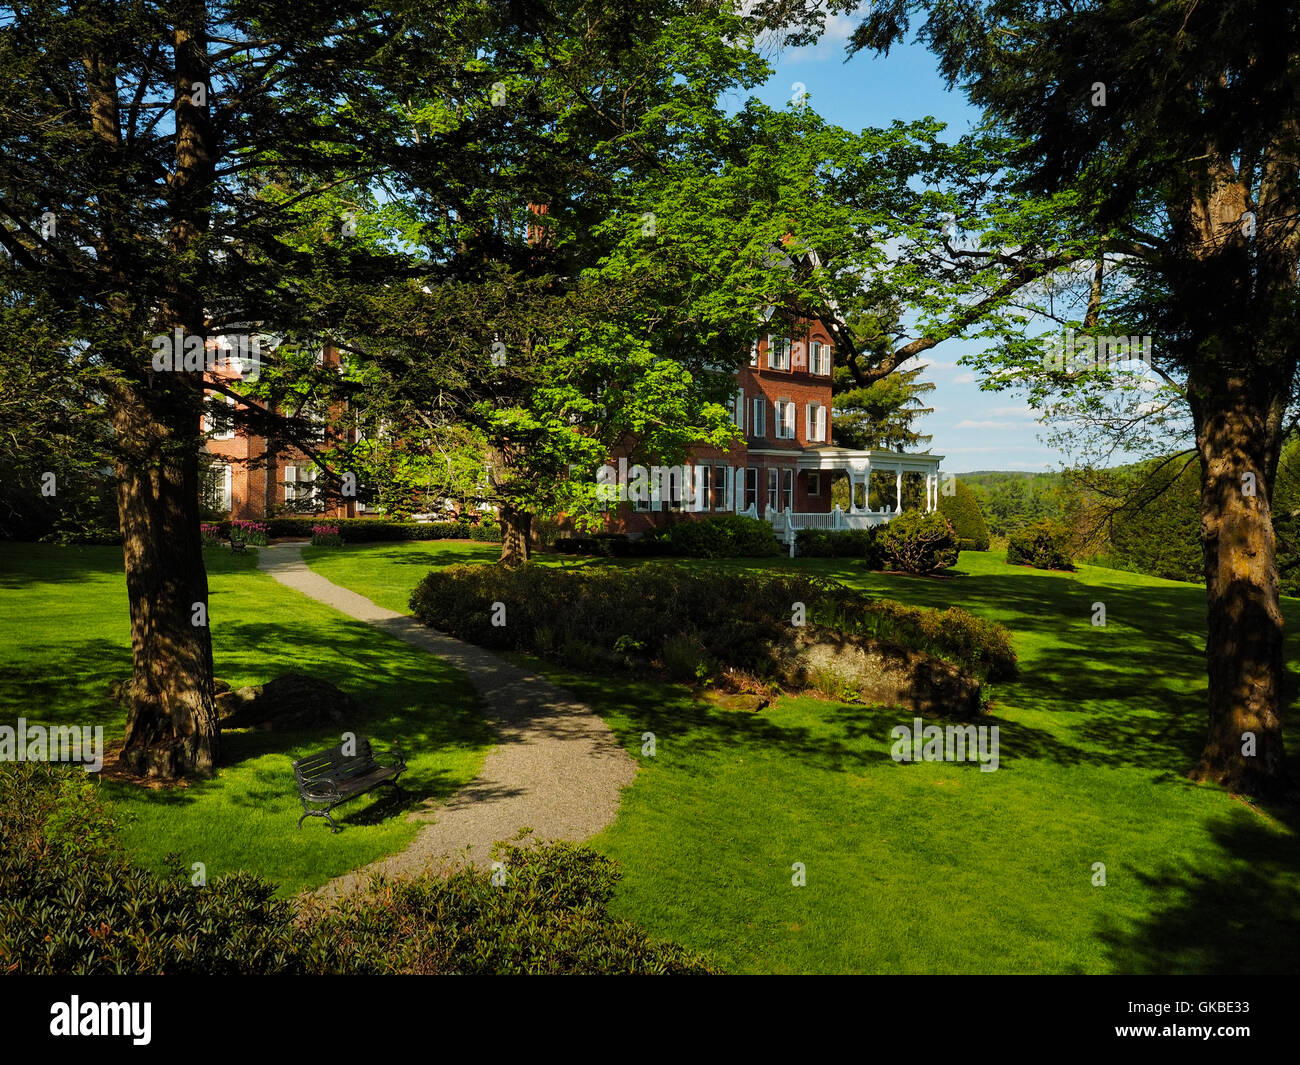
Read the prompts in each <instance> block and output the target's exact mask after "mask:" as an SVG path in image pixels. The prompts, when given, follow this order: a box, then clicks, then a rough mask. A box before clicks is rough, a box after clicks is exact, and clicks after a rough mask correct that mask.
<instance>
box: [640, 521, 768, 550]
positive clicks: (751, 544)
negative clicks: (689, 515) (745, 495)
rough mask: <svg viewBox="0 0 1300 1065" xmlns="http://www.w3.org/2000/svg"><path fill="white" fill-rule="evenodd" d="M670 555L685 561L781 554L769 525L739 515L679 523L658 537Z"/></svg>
mask: <svg viewBox="0 0 1300 1065" xmlns="http://www.w3.org/2000/svg"><path fill="white" fill-rule="evenodd" d="M659 539H660V541H661V542H663V543H666V544H667V545H668V547H669V549H670V550H671V552H672V553H673V554H674V555H684V556H686V557H688V558H767V557H770V556H773V555H779V554H781V545H780V543H779V542H778V541H777V538H776V533H774V532H773V531H772V526H771V525H770V524H769V523H768V522H765V521H759V520H757V519H755V518H747V517H745V516H744V515H742V514H721V515H718V516H716V517H712V518H703V519H701V520H699V521H690V520H686V521H679V522H676V523H675V524H673V525H670V526H668V528H667V529H665V530H663V532H662V533H661V534H660V537H659Z"/></svg>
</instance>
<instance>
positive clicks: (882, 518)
mask: <svg viewBox="0 0 1300 1065" xmlns="http://www.w3.org/2000/svg"><path fill="white" fill-rule="evenodd" d="M741 513H742V514H744V515H746V516H748V517H751V518H757V517H758V514H757V513H756V508H755V507H752V506H751V507H749V508H747V509H746V510H744V511H742V512H741ZM893 516H894V514H893V512H892V511H889V510H858V511H845V510H841V509H840V508H839V507H838V506H836V507H833V508H831V509H830V510H829V511H818V512H806V513H805V512H801V511H797V510H778V511H772V510H768V511H767V513H766V514H765V515H764V516H763V517H764V520H765V521H768V522H770V523H771V525H772V531H773V532H774V533H776V538H777V539H778V540H780V541H781V542H782V543H790V542H792V541H793V540H794V538H795V534H796V533H797V532H798V531H799V530H800V529H824V530H826V531H827V532H843V531H844V530H846V529H869V528H871V527H872V526H875V525H884V524H885V523H886V522H887V521H889V519H890V518H892V517H893Z"/></svg>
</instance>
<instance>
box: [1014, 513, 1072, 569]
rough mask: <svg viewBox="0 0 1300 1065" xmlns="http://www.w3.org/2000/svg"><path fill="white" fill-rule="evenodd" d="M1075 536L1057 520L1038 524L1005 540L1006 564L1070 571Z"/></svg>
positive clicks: (1029, 526)
mask: <svg viewBox="0 0 1300 1065" xmlns="http://www.w3.org/2000/svg"><path fill="white" fill-rule="evenodd" d="M1073 540H1074V534H1073V533H1072V532H1071V531H1070V529H1069V527H1068V526H1066V525H1062V524H1061V523H1060V522H1059V521H1039V522H1035V523H1034V524H1033V525H1027V526H1026V527H1025V528H1023V529H1020V530H1018V531H1016V532H1013V533H1012V534H1011V536H1010V537H1009V538H1008V539H1007V564H1008V565H1011V566H1033V567H1035V568H1036V569H1059V570H1072V569H1074V562H1073V561H1072V559H1073V555H1074V549H1073Z"/></svg>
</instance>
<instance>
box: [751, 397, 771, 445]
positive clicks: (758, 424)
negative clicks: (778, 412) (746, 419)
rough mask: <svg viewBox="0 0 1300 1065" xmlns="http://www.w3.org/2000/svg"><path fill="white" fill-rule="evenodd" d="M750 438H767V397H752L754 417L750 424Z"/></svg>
mask: <svg viewBox="0 0 1300 1065" xmlns="http://www.w3.org/2000/svg"><path fill="white" fill-rule="evenodd" d="M750 427H751V430H752V431H751V432H750V434H749V435H750V436H767V397H766V396H755V397H754V417H753V419H752V420H751V422H750Z"/></svg>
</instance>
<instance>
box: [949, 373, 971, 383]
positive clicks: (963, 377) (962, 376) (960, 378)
mask: <svg viewBox="0 0 1300 1065" xmlns="http://www.w3.org/2000/svg"><path fill="white" fill-rule="evenodd" d="M952 383H953V384H954V385H973V384H974V383H975V375H974V374H973V373H959V374H958V375H957V376H956V377H954V378H953V379H952Z"/></svg>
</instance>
